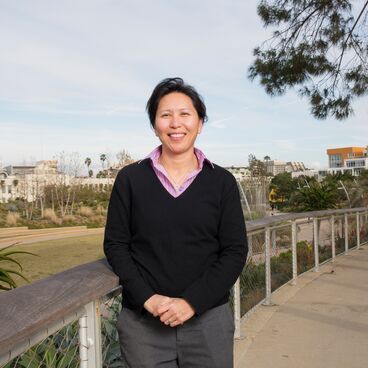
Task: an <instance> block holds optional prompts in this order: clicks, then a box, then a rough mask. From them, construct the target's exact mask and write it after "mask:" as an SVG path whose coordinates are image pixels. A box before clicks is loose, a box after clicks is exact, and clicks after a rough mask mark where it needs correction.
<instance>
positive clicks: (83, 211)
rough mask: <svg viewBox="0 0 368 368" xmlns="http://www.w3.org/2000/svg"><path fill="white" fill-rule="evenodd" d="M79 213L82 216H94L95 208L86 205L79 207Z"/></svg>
mask: <svg viewBox="0 0 368 368" xmlns="http://www.w3.org/2000/svg"><path fill="white" fill-rule="evenodd" d="M79 214H80V215H81V216H85V217H91V216H93V210H92V208H91V207H86V206H82V207H81V208H80V209H79Z"/></svg>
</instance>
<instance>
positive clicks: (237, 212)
mask: <svg viewBox="0 0 368 368" xmlns="http://www.w3.org/2000/svg"><path fill="white" fill-rule="evenodd" d="M218 239H219V243H220V253H219V257H218V259H217V260H216V261H215V262H214V263H213V264H212V265H211V266H210V267H209V268H208V269H207V270H206V271H204V273H203V274H202V275H201V277H200V278H199V279H197V280H196V281H195V282H194V283H193V284H192V285H190V286H189V287H188V288H187V289H186V290H185V291H184V292H183V293H182V297H183V298H184V299H185V300H187V301H188V302H189V303H190V304H191V306H192V307H193V308H194V310H195V312H196V314H198V315H200V314H202V313H204V312H205V311H207V310H208V309H210V308H212V307H213V306H214V305H216V303H217V302H218V301H219V300H220V299H221V298H222V297H224V295H226V293H227V292H228V291H229V290H230V289H231V287H232V286H233V285H234V283H235V281H236V279H237V278H238V276H239V275H240V273H241V271H242V269H243V267H244V264H245V262H246V258H247V253H248V245H247V236H246V229H245V221H244V216H243V211H242V208H241V203H240V197H239V191H238V188H237V184H236V180H235V178H234V177H233V176H232V175H231V177H229V176H228V177H227V178H226V184H225V185H224V189H223V193H222V204H221V218H220V222H219V228H218Z"/></svg>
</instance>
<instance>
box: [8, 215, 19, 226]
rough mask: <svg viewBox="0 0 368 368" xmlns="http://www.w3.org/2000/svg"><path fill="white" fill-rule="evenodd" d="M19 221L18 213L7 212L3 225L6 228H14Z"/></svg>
mask: <svg viewBox="0 0 368 368" xmlns="http://www.w3.org/2000/svg"><path fill="white" fill-rule="evenodd" d="M18 219H19V213H17V212H9V213H8V214H7V215H6V219H5V223H6V225H7V226H15V225H16V224H17V221H18Z"/></svg>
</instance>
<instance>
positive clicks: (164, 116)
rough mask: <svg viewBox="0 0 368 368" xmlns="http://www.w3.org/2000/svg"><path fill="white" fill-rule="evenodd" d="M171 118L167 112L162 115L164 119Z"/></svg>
mask: <svg viewBox="0 0 368 368" xmlns="http://www.w3.org/2000/svg"><path fill="white" fill-rule="evenodd" d="M168 116H169V114H168V113H167V112H164V113H163V114H161V117H162V118H167V117H168Z"/></svg>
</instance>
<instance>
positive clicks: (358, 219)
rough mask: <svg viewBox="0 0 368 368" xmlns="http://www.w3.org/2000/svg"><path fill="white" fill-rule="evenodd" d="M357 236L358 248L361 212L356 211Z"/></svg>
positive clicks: (358, 246)
mask: <svg viewBox="0 0 368 368" xmlns="http://www.w3.org/2000/svg"><path fill="white" fill-rule="evenodd" d="M356 234H357V235H356V236H357V238H356V239H357V248H358V249H359V248H360V213H359V212H357V213H356Z"/></svg>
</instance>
